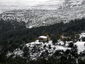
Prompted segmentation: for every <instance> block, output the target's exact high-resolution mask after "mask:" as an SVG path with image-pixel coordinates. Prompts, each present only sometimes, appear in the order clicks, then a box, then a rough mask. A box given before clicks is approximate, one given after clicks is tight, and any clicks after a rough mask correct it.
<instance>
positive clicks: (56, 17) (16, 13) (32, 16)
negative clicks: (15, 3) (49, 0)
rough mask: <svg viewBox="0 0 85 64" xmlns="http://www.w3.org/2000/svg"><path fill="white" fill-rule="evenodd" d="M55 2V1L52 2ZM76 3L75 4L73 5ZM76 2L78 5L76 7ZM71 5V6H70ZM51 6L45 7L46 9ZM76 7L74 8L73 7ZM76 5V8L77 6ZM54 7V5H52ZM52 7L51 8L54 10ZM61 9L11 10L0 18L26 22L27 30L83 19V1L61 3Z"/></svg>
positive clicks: (84, 7)
mask: <svg viewBox="0 0 85 64" xmlns="http://www.w3.org/2000/svg"><path fill="white" fill-rule="evenodd" d="M54 1H55V0H54ZM74 2H76V3H75V4H73V3H74ZM78 2H79V3H80V5H78ZM72 4H73V5H72ZM50 5H52V4H48V5H46V6H47V7H48V8H49V7H50ZM69 5H70V6H69ZM74 5H76V6H74ZM77 5H78V6H77ZM53 6H54V7H55V6H56V5H53ZM54 7H53V8H54ZM60 7H61V8H59V9H56V10H53V9H52V10H46V9H44V10H43V9H40V8H42V6H41V7H40V8H39V9H29V10H11V11H7V12H3V13H2V14H1V15H0V17H1V18H3V19H5V20H6V19H13V20H15V19H17V20H18V21H24V22H26V27H27V28H32V27H39V26H47V25H52V24H55V23H59V22H62V21H63V22H65V23H66V22H69V21H70V20H74V19H77V18H79V19H81V18H84V17H85V4H84V1H83V2H82V1H73V0H72V1H71V0H69V1H67V0H65V2H63V5H62V6H60Z"/></svg>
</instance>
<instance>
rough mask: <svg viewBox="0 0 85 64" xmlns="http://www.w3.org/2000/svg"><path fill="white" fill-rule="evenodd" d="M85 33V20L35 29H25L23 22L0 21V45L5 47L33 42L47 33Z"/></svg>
mask: <svg viewBox="0 0 85 64" xmlns="http://www.w3.org/2000/svg"><path fill="white" fill-rule="evenodd" d="M82 31H85V18H82V19H75V20H71V21H70V22H69V23H63V22H60V23H57V24H54V25H49V26H41V27H36V28H32V29H29V28H26V27H25V23H24V22H17V21H16V20H7V21H4V20H3V19H1V20H0V44H3V45H7V44H10V43H17V44H19V43H22V42H23V41H24V42H30V41H34V40H35V39H36V38H38V36H40V35H43V34H45V33H48V34H49V35H50V36H51V35H57V34H62V33H67V35H71V34H73V33H81V32H82Z"/></svg>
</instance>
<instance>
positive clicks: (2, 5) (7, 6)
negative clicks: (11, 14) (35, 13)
mask: <svg viewBox="0 0 85 64" xmlns="http://www.w3.org/2000/svg"><path fill="white" fill-rule="evenodd" d="M52 1H54V2H53V3H58V2H59V1H60V0H0V13H1V12H3V11H6V10H12V9H28V8H29V7H30V6H35V5H40V4H43V3H46V4H47V2H49V3H51V2H52ZM55 1H56V2H55ZM61 1H62V0H61Z"/></svg>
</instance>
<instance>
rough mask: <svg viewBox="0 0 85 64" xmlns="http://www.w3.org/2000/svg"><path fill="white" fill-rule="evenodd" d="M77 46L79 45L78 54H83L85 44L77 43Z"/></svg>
mask: <svg viewBox="0 0 85 64" xmlns="http://www.w3.org/2000/svg"><path fill="white" fill-rule="evenodd" d="M75 45H77V48H78V53H80V52H83V51H84V50H85V42H80V41H78V42H76V43H75Z"/></svg>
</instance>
